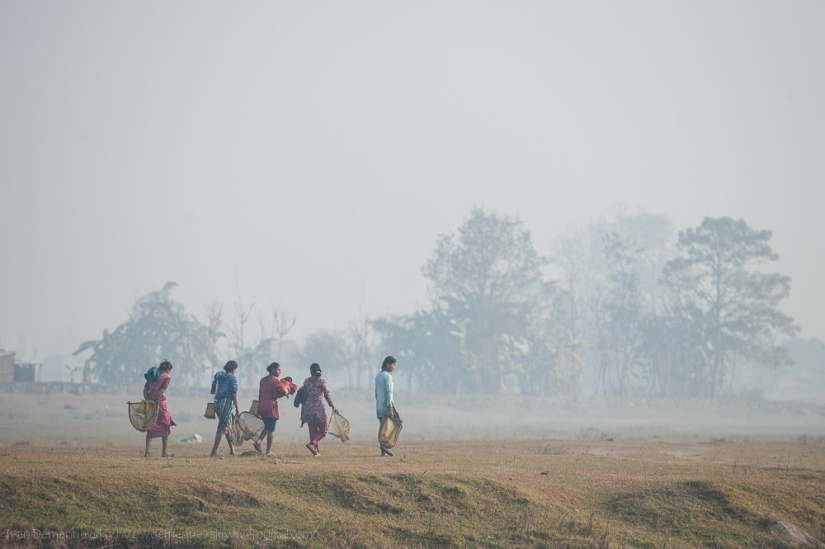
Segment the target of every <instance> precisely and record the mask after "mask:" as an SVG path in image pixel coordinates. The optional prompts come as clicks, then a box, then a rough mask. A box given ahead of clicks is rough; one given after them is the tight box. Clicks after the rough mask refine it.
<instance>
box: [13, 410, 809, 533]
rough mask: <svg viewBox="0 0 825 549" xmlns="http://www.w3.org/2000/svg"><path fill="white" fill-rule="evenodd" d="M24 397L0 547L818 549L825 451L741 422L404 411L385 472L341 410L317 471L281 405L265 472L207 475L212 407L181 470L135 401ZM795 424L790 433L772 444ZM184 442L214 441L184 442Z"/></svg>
mask: <svg viewBox="0 0 825 549" xmlns="http://www.w3.org/2000/svg"><path fill="white" fill-rule="evenodd" d="M26 398H27V399H28V404H31V403H32V402H31V401H32V399H31V397H25V396H22V397H21V396H20V395H18V396H15V397H14V398H10V399H5V400H4V401H3V402H2V404H0V414H4V419H3V423H2V425H3V427H2V430H0V546H10V547H90V548H91V547H107V548H108V547H307V548H309V547H313V548H314V547H318V548H321V547H353V548H354V547H359V548H372V547H489V548H499V547H501V548H505V547H507V548H512V547H614V548H617V547H672V548H687V547H726V548H727V547H730V548H733V547H790V546H789V545H788V544H786V543H785V542H782V541H780V540H779V539H778V538H776V537H774V536H772V535H770V534H769V533H768V532H767V527H768V526H769V525H770V524H772V523H773V522H775V521H777V520H784V521H788V522H791V523H793V524H796V525H797V526H799V527H801V528H803V529H805V530H806V531H807V532H809V533H810V534H812V535H813V536H815V537H817V538H819V539H820V540H822V539H825V438H824V437H822V436H821V435H820V434H818V433H815V432H814V434H810V433H809V434H801V433H799V432H798V429H797V430H796V432H795V433H794V429H787V431H788V432H790V433H794V434H792V435H778V434H776V432H773V434H772V435H747V436H744V435H733V434H729V432H728V431H726V429H731V430H732V431H736V430H737V429H736V426H737V425H738V423H737V422H738V421H739V419H738V418H736V417H732V418H731V417H728V423H727V424H724V425H723V423H722V422H720V424H719V425H716V426H715V429H708V430H707V432H706V433H703V432H701V431H700V430H696V431H694V432H693V433H691V432H690V431H689V430H688V429H684V430H678V429H676V430H674V429H673V428H672V426H671V425H667V423H666V422H665V421H661V419H662V417H663V416H664V415H666V414H664V413H662V414H659V416H660V423H658V424H655V423H654V422H651V421H649V420H648V419H646V418H645V417H644V411H642V413H641V414H639V415H638V416H637V418H636V419H635V420H634V421H629V420H627V417H629V416H631V415H632V414H630V413H628V414H627V416H626V418H625V419H626V420H625V421H624V422H623V423H622V422H620V421H618V419H617V416H616V415H615V414H614V417H613V421H612V422H606V423H597V422H596V419H595V416H596V415H597V414H596V413H595V412H594V413H592V414H591V415H590V416H588V417H584V416H581V417H579V418H578V419H577V420H576V421H577V422H578V423H576V421H573V420H572V419H571V418H570V417H568V418H566V421H565V422H564V423H565V425H566V426H567V428H566V429H561V428H558V426H559V425H560V424H561V423H562V421H561V420H560V419H559V418H562V417H563V414H564V413H566V412H564V411H558V415H557V416H554V415H553V414H552V413H548V414H545V415H536V414H533V412H535V410H531V411H530V412H531V414H533V415H531V416H530V417H529V418H528V417H522V415H523V414H521V412H522V411H519V413H516V414H513V415H512V416H510V417H504V416H502V415H501V414H498V415H497V416H495V414H492V413H490V412H488V413H487V414H486V416H485V418H493V416H495V418H494V419H490V421H487V422H485V421H480V422H479V423H478V424H477V425H474V426H473V429H470V430H467V431H463V434H464V436H465V437H466V438H467V439H468V440H444V439H443V434H444V433H445V432H450V431H453V430H456V429H458V428H459V427H460V426H461V424H462V421H465V420H466V418H467V417H468V416H469V415H472V416H473V417H475V418H476V419H477V420H478V419H485V418H479V417H478V416H479V414H478V413H475V414H469V413H468V412H467V411H451V410H450V409H447V408H444V407H443V406H436V407H435V408H431V407H424V406H422V407H419V408H415V407H412V406H409V407H408V408H406V409H405V411H406V412H407V413H406V415H405V419H406V422H405V431H404V432H403V433H402V437H401V442H400V443H399V445H398V447H397V448H396V454H395V457H394V458H392V459H382V458H380V457H378V449H377V447H376V444H375V443H374V442H373V436H374V433H373V431H374V430H375V428H377V421H375V420H374V419H373V418H372V417H371V413H372V412H371V405H370V404H371V403H369V401H367V402H366V403H363V402H361V403H356V402H347V400H346V398H339V399H338V402H337V404H338V406H339V407H342V408H344V413H345V415H348V417H349V418H350V419H351V420H353V431H354V434H355V435H356V437H355V439H354V440H353V441H351V442H348V443H347V444H342V443H340V442H338V441H336V440H334V439H327V440H325V441H324V442H323V443H322V446H321V450H322V456H321V457H319V458H313V457H312V456H311V455H310V454H309V452H307V450H306V448H304V446H303V444H304V442H305V440H304V437H305V436H306V432H305V430H304V431H301V430H299V429H298V427H297V422H295V421H294V419H295V415H296V414H297V411H295V410H294V409H292V408H291V406H290V407H289V408H286V407H285V409H284V414H283V416H284V419H283V420H282V422H280V423H279V425H278V430H277V431H276V446H275V453H276V456H275V458H265V457H263V456H262V455H261V454H258V453H257V452H255V451H254V450H252V448H251V447H250V445H249V444H248V443H247V444H245V445H243V446H241V448H240V455H238V456H236V457H226V458H225V459H223V460H215V459H210V458H209V457H208V453H209V441H210V439H211V430H212V429H214V423H213V422H209V421H208V420H205V419H202V418H200V417H199V413H202V410H201V409H200V408H201V406H202V404H203V403H205V399H183V398H178V399H174V400H172V399H170V407H171V409H172V412H173V415H177V417H178V418H179V423H180V425H179V427H177V428H176V429H175V431H174V435H173V441H172V443H171V450H172V451H174V452H175V454H176V457H174V458H172V459H161V458H150V459H145V458H143V457H142V451H143V445H142V441H143V439H142V435H141V434H140V433H137V432H136V431H134V430H132V429H131V427H129V426H128V423H127V422H126V419H125V401H126V400H127V399H126V398H124V397H122V396H120V397H118V396H114V397H100V398H95V399H92V400H90V399H88V398H87V397H77V398H69V397H68V396H67V395H58V396H54V395H51V396H48V397H35V399H34V400H35V403H36V404H37V405H36V406H31V405H29V406H21V405H20V402H19V401H16V400H15V399H18V400H25V399H26ZM38 398H39V401H38V400H37V399H38ZM15 405H17V406H19V408H15V407H14V406H15ZM67 405H68V406H69V407H70V408H67V407H66V406H67ZM348 410H349V411H348ZM434 410H435V411H434ZM184 412H185V413H184ZM453 412H454V413H453ZM603 415H604V416H607V415H610V414H609V412H608V411H604V413H603ZM648 415H650V414H649V413H648ZM788 417H790V419H793V420H795V421H798V419H799V418H798V417H795V416H782V417H779V418H778V419H776V418H774V419H775V420H776V423H775V424H771V425H772V427H771V429H778V428H779V426H781V425H783V424H782V423H781V421H782V420H783V419H784V420H787V419H788ZM180 418H185V420H184V419H180ZM808 419H809V420H810V421H811V425H814V426H815V425H816V423H815V421H814V420H815V419H816V418H808ZM426 421H431V422H432V423H431V425H434V426H437V427H433V428H431V429H424V428H422V424H426V423H424V422H426ZM771 421H773V420H771ZM548 422H551V423H552V425H549V427H548V425H547V423H548ZM543 425H544V427H542V426H543ZM785 425H786V426H787V423H786V424H785ZM820 425H821V422H820ZM482 429H488V430H487V431H486V432H485V431H483V430H482ZM508 429H509V432H510V433H511V434H512V436H511V437H507V436H499V437H498V438H497V439H495V440H483V439H481V436H482V435H490V434H499V433H505V434H506V433H507V432H508ZM805 429H811V428H810V426H806V427H805ZM740 430H741V431H743V432H748V430H747V429H740ZM812 431H815V430H812ZM192 432H199V433H200V434H202V435H203V436H204V438H205V439H206V443H205V444H182V443H180V442H178V441H177V440H178V439H179V438H183V437H185V436H187V435H188V434H190V433H192ZM433 439H437V440H433ZM158 443H159V441H155V443H154V451H155V455H157V454H158V453H159V444H158ZM223 450H224V451H225V450H226V447H225V446H223Z"/></svg>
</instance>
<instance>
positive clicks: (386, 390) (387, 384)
mask: <svg viewBox="0 0 825 549" xmlns="http://www.w3.org/2000/svg"><path fill="white" fill-rule="evenodd" d="M394 370H395V358H394V357H392V356H388V357H387V358H385V359H384V362H383V363H382V364H381V371H380V372H378V375H377V376H375V413H376V415H377V416H378V421H381V420H382V419H384V417H385V416H389V417H398V412H397V411H396V409H395V403H394V402H393V399H392V375H390V374H392V372H393V371H394ZM378 445H379V446H380V447H381V457H392V452H390V449H389V448H385V447H384V445H383V444H381V442H380V440H379V442H378Z"/></svg>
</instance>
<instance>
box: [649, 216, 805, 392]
mask: <svg viewBox="0 0 825 549" xmlns="http://www.w3.org/2000/svg"><path fill="white" fill-rule="evenodd" d="M770 238H771V232H770V231H755V230H753V229H751V228H750V227H749V226H748V224H747V223H745V221H744V220H742V219H739V220H734V219H732V218H729V217H723V218H717V219H713V218H705V219H704V221H702V224H701V225H700V226H699V227H696V228H692V229H688V230H685V231H682V232H680V233H679V243H678V248H679V251H680V256H679V257H677V258H675V259H673V260H671V261H669V262H668V263H667V265H666V266H665V269H664V276H663V282H664V284H665V286H666V289H667V291H668V292H669V296H670V301H669V314H670V315H671V316H675V317H677V319H678V320H671V321H670V323H671V324H672V325H683V326H684V325H687V327H688V328H687V329H685V330H684V332H683V333H684V335H685V336H692V338H693V339H692V341H691V343H692V346H693V347H694V348H695V349H697V350H698V351H699V354H700V355H701V357H702V361H701V367H702V371H699V372H694V373H693V375H692V376H690V377H691V378H693V379H696V380H701V381H702V393H703V395H704V396H710V397H714V396H716V395H717V394H718V393H719V392H720V390H721V389H722V388H723V386H724V382H725V380H726V379H729V378H730V376H732V375H733V372H732V371H731V369H730V365H731V364H732V363H734V362H733V361H734V359H736V358H737V357H740V358H744V359H746V360H749V361H751V362H753V363H755V364H761V365H764V366H779V365H783V364H788V363H789V362H790V359H789V357H788V353H787V350H786V349H785V348H784V347H782V346H780V345H778V344H777V342H776V340H777V336H778V335H780V334H784V335H787V336H792V335H794V334H795V333H796V332H797V331H798V328H797V326H795V325H794V323H793V319H792V318H791V317H789V316H787V315H785V314H783V313H782V312H781V311H780V310H779V308H778V307H779V303H780V301H781V300H782V299H784V298H785V297H787V296H788V294H789V293H790V279H789V278H788V277H787V276H784V275H781V274H779V273H771V272H766V270H765V269H764V268H763V266H764V265H766V264H768V263H770V262H773V261H776V260H777V259H778V256H777V254H775V253H774V252H773V250H772V249H771V247H770V245H769V243H768V242H769V240H770ZM694 356H695V355H694ZM692 364H693V363H692Z"/></svg>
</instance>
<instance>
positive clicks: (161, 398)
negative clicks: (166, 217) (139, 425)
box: [143, 360, 175, 458]
mask: <svg viewBox="0 0 825 549" xmlns="http://www.w3.org/2000/svg"><path fill="white" fill-rule="evenodd" d="M171 371H172V363H171V362H169V361H168V360H164V361H163V362H161V363H160V366H158V367H152V368H149V371H148V372H146V374H144V376H143V377H145V378H146V384H145V385H144V386H143V399H144V400H156V401H157V403H158V420H157V421H156V422H155V424H154V425H153V426H152V428H151V429H149V431H148V432H147V433H146V453H145V454H143V455H144V456H145V457H149V446H150V445H151V443H152V439H153V438H158V437H160V439H161V441H162V443H163V450H162V453H161V455H162V456H163V457H165V458H167V457H172V456H174V454H170V453H168V452H167V451H166V445H167V443H168V442H169V433H170V432H171V429H170V428H171V427H172V426H173V425H175V422H174V421H173V420H172V416H171V415H170V414H169V408H167V407H166V389H167V388H168V387H169V382H170V381H171V380H172V376H170V375H169V372H171Z"/></svg>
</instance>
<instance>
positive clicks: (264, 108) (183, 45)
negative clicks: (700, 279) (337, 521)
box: [0, 0, 825, 383]
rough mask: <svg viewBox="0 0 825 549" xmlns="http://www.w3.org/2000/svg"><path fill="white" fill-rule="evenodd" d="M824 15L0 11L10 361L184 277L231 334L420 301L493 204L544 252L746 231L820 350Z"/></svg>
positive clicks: (637, 5)
mask: <svg viewBox="0 0 825 549" xmlns="http://www.w3.org/2000/svg"><path fill="white" fill-rule="evenodd" d="M823 23H825V4H823V3H822V2H819V1H817V0H812V1H797V2H792V3H779V2H745V1H731V2H722V3H696V2H678V3H673V2H670V3H661V2H655V1H650V2H633V3H615V2H589V3H580V2H564V3H562V2H542V1H520V2H506V3H504V2H480V1H456V2H414V3H406V4H401V3H395V2H311V3H306V2H252V3H244V4H242V5H239V4H224V3H217V2H207V3H203V2H175V3H167V2H140V3H122V2H117V3H103V2H87V1H68V2H41V1H27V2H3V3H0V71H2V75H3V76H2V79H3V85H2V86H0V120H2V123H0V251H2V257H3V260H2V269H0V349H3V348H4V349H6V350H7V351H15V352H16V353H17V358H18V360H29V361H44V360H45V359H46V358H48V357H49V356H52V355H68V354H71V353H72V352H74V351H75V350H76V349H77V348H78V346H79V345H80V344H81V343H82V342H84V341H86V340H90V339H98V338H100V337H101V335H102V334H103V331H104V330H113V329H114V328H115V327H117V326H118V325H119V324H120V323H122V322H124V321H125V320H126V318H127V317H128V315H129V312H130V309H131V307H132V305H133V303H134V302H135V300H136V299H137V298H139V297H140V296H142V295H145V294H147V293H149V292H152V291H155V290H158V289H160V288H162V287H163V286H164V284H165V283H166V282H168V281H174V282H176V283H177V287H176V288H175V293H174V297H175V299H178V300H180V301H181V302H182V303H184V304H185V306H186V308H187V311H188V312H189V313H191V314H195V315H197V316H198V317H199V318H201V319H204V318H205V317H206V313H205V311H206V310H207V308H208V307H210V306H213V305H214V304H219V305H222V306H223V315H224V321H225V324H226V326H227V327H228V328H231V327H232V323H233V321H234V320H237V318H238V315H239V313H240V312H243V311H248V310H250V307H253V308H252V314H251V317H250V320H249V326H248V330H249V332H248V337H250V338H252V337H255V336H256V330H257V326H258V324H259V321H260V320H261V319H263V320H265V319H266V318H269V317H270V316H271V315H272V313H273V311H276V310H277V311H288V312H289V313H290V314H291V315H293V316H294V317H295V319H296V321H295V325H294V328H293V329H292V331H291V332H290V333H289V339H290V341H292V343H293V344H294V345H301V344H302V341H303V339H304V338H306V337H307V336H308V335H309V334H311V333H313V332H317V331H319V330H332V331H335V330H341V329H345V328H346V327H347V326H349V325H350V323H352V322H354V321H358V320H359V319H363V318H365V317H370V318H375V317H380V316H385V315H405V314H411V313H413V312H414V311H416V310H418V309H421V308H426V307H427V306H428V304H429V303H430V301H429V297H430V296H429V294H428V286H427V280H426V279H425V277H424V276H423V275H422V267H423V266H424V265H425V264H426V263H427V261H428V260H429V259H430V258H431V257H432V255H433V253H434V252H435V250H436V246H437V242H438V237H439V235H440V234H446V233H453V232H455V231H456V230H457V229H458V228H459V227H460V226H461V225H462V223H463V222H464V221H465V220H466V219H467V218H468V216H469V215H470V212H471V210H472V209H473V208H474V207H479V208H483V209H485V211H489V212H496V213H498V214H501V215H504V216H513V217H517V218H518V219H520V220H521V221H522V222H523V226H524V227H525V228H526V229H527V230H529V231H530V233H531V235H532V239H533V242H534V245H535V247H536V250H537V251H538V253H540V254H550V253H551V250H552V246H553V243H554V242H555V241H557V239H558V238H560V237H561V236H562V235H564V234H565V233H567V232H568V231H570V230H574V229H575V228H580V227H584V226H587V224H588V223H592V222H593V221H594V220H597V219H600V218H606V219H611V218H613V217H615V216H616V215H618V214H622V213H625V214H627V213H629V214H635V213H640V212H642V213H647V214H650V215H660V216H666V218H667V219H668V220H669V221H670V223H671V224H672V226H673V229H674V231H679V230H683V229H687V228H690V227H696V226H698V225H699V224H700V223H701V222H702V220H703V218H705V217H725V216H729V217H732V218H734V219H740V218H741V219H744V220H745V221H746V222H747V223H748V224H749V226H750V227H752V228H753V229H755V230H770V231H772V237H771V240H770V245H771V247H772V249H773V251H775V252H776V253H778V254H779V257H780V258H779V260H778V261H777V262H775V263H772V264H771V265H770V269H771V270H772V271H777V272H780V273H782V274H785V275H788V276H789V277H790V278H791V292H790V296H789V297H788V298H787V299H785V300H783V301H782V303H781V305H780V309H781V310H782V311H783V312H784V313H785V314H787V315H789V316H791V317H793V319H794V321H795V322H796V323H797V324H798V325H799V326H800V328H801V332H800V335H801V336H802V337H808V338H811V337H817V338H825V315H823V314H822V311H823V310H825V287H824V286H823V284H822V278H823V274H825V268H824V267H825V265H823V261H825V253H823V252H825V247H823V244H822V243H821V241H820V237H821V235H822V234H823V232H825V231H823V225H822V223H823V222H822V215H821V212H820V210H821V207H822V206H821V205H822V203H823V199H825V190H823V189H824V188H825V186H823V180H825V177H824V176H825V163H823V162H822V158H823V155H825V150H823V145H824V144H825V103H823V101H822V97H825V59H824V58H823V57H825V34H823V32H822V28H823ZM59 367H60V365H58V368H59ZM377 367H378V364H376V365H375V368H377ZM340 381H341V383H344V379H343V378H342V379H341V380H340Z"/></svg>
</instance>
